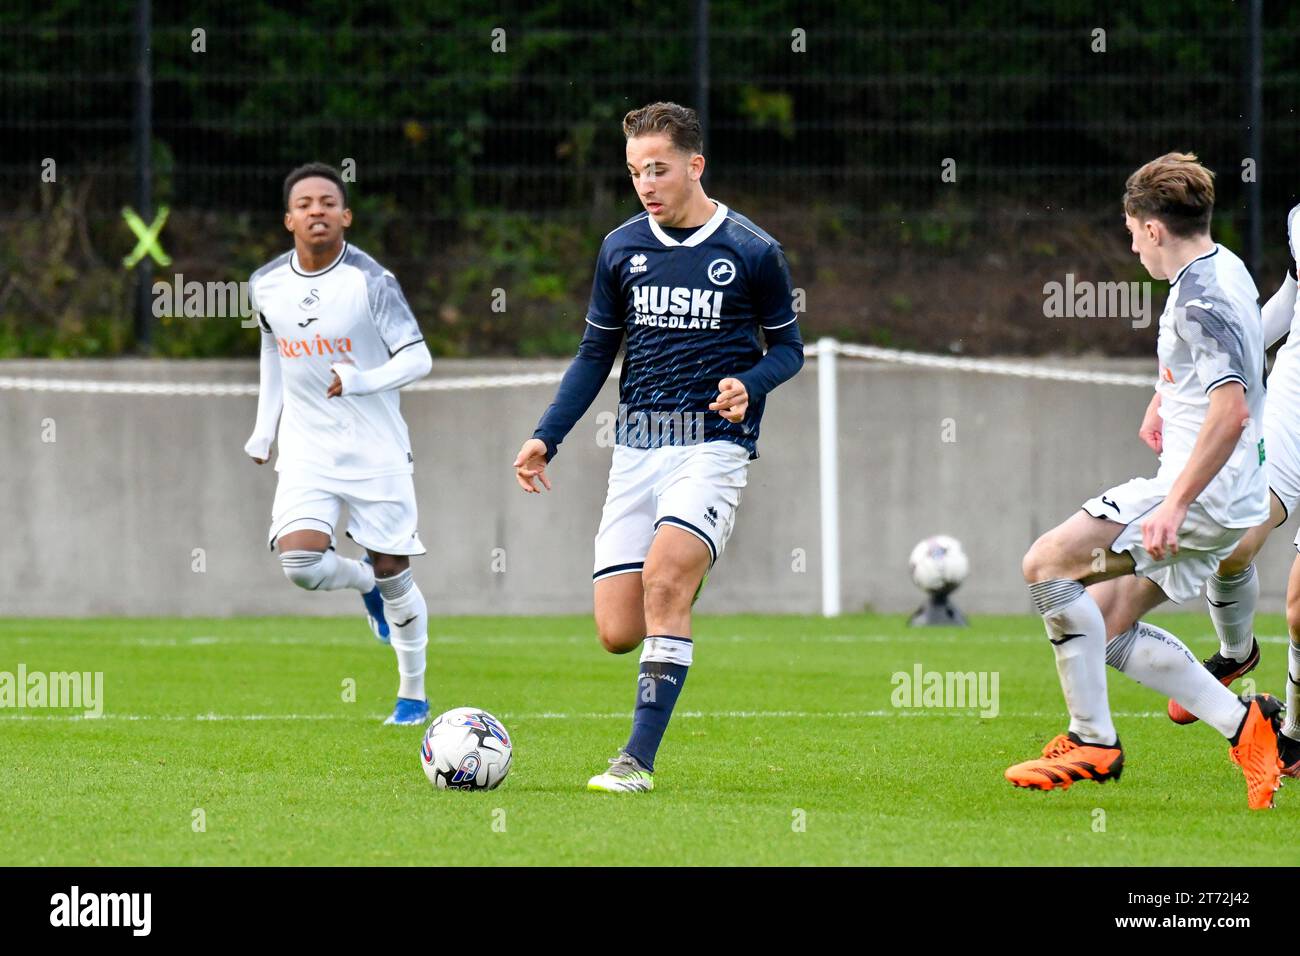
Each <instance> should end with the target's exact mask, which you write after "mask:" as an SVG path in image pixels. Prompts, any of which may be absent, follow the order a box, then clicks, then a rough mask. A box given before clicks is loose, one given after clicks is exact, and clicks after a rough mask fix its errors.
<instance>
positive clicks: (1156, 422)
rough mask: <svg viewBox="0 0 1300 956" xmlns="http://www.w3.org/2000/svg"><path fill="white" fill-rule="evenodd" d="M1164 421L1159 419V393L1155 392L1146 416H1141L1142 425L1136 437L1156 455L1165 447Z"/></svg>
mask: <svg viewBox="0 0 1300 956" xmlns="http://www.w3.org/2000/svg"><path fill="white" fill-rule="evenodd" d="M1163 429H1164V419H1162V418H1161V417H1160V393H1159V392H1156V394H1155V397H1153V398H1152V399H1151V403H1150V404H1149V405H1147V411H1146V414H1145V415H1143V416H1142V425H1141V427H1140V428H1138V437H1139V438H1141V439H1142V440H1143V441H1144V442H1146V443H1147V445H1148V446H1149V447H1150V448H1151V450H1152V451H1154V452H1155V453H1156V454H1157V455H1158V454H1160V453H1161V452H1162V451H1163V450H1164V447H1165V438H1164V433H1163Z"/></svg>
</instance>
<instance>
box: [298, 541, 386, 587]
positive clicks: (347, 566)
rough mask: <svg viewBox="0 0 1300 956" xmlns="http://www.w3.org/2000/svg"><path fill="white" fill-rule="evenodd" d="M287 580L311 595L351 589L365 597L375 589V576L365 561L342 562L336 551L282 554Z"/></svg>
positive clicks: (347, 560)
mask: <svg viewBox="0 0 1300 956" xmlns="http://www.w3.org/2000/svg"><path fill="white" fill-rule="evenodd" d="M280 564H281V565H282V566H283V567H284V576H285V577H287V578H288V579H289V580H290V581H292V582H293V583H294V584H296V585H298V587H300V588H306V589H307V590H308V591H337V590H339V589H340V588H352V589H354V590H357V591H360V592H361V593H362V594H365V593H366V592H367V591H371V590H373V589H374V587H375V572H374V569H373V568H371V567H370V565H368V564H366V563H365V562H364V561H354V560H353V559H352V558H341V557H339V556H338V554H336V553H335V552H334V551H332V550H331V551H281V552H280Z"/></svg>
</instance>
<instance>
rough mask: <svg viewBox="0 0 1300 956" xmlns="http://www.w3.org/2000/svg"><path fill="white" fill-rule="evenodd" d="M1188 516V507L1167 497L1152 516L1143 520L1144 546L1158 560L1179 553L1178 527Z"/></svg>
mask: <svg viewBox="0 0 1300 956" xmlns="http://www.w3.org/2000/svg"><path fill="white" fill-rule="evenodd" d="M1186 518H1187V508H1186V507H1185V506H1183V505H1180V504H1177V503H1176V502H1174V501H1171V500H1170V499H1168V498H1166V499H1165V500H1164V501H1163V502H1161V504H1160V507H1158V508H1156V510H1155V511H1153V512H1151V517H1149V518H1147V520H1146V521H1143V522H1142V547H1143V548H1145V549H1146V552H1147V554H1149V555H1151V557H1153V558H1155V559H1156V560H1157V561H1163V560H1164V559H1165V555H1166V554H1177V553H1178V529H1179V528H1181V527H1182V526H1183V521H1184V520H1185V519H1186Z"/></svg>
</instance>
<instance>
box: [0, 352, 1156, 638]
mask: <svg viewBox="0 0 1300 956" xmlns="http://www.w3.org/2000/svg"><path fill="white" fill-rule="evenodd" d="M804 353H805V355H807V357H808V358H815V359H817V402H818V443H819V449H818V458H819V468H820V480H819V489H820V494H819V499H820V500H819V511H820V519H821V520H820V524H821V613H822V615H823V616H824V617H838V616H839V615H840V614H841V612H842V581H841V554H840V491H839V457H840V456H839V440H838V434H839V433H838V426H839V386H838V381H837V375H838V371H837V364H838V359H839V357H840V356H844V357H845V358H852V359H858V360H863V361H870V362H885V363H889V364H894V365H906V366H912V367H916V368H926V369H941V370H951V371H961V372H977V373H981V374H985V375H1000V376H1010V377H1014V378H1026V379H1039V380H1049V381H1058V382H1075V383H1086V384H1095V385H1112V386H1139V387H1143V388H1152V387H1154V385H1155V377H1154V376H1148V375H1133V374H1124V373H1117V372H1096V371H1088V370H1081V369H1070V368H1061V367H1055V366H1050V365H1043V364H1039V363H1035V362H1008V361H1001V360H991V359H977V358H965V357H959V356H947V355H932V354H926V353H921V352H906V351H902V350H899V349H886V348H880V347H877V346H871V345H858V344H854V343H845V342H839V341H837V340H836V339H833V338H821V339H818V340H817V342H816V343H815V344H812V345H809V346H807V347H806V348H805V350H804ZM562 375H563V373H562V372H558V371H556V372H537V373H523V374H500V375H475V376H460V377H447V378H430V379H424V380H423V381H419V382H415V383H412V384H411V385H408V386H406V388H404V389H403V391H405V392H419V393H427V392H447V391H468V390H478V389H495V388H518V387H524V386H537V385H551V384H557V383H558V382H559V381H560V379H561V377H562ZM618 375H619V368H618V366H615V368H614V370H613V371H612V372H611V373H610V378H612V379H616V378H617V377H618ZM9 390H14V391H32V392H66V393H86V394H98V395H132V396H142V397H143V396H150V397H157V396H203V397H215V398H221V397H250V396H255V395H256V394H257V383H256V382H233V383H232V382H207V383H205V382H165V381H164V382H147V381H137V382H132V381H121V380H94V379H77V378H61V377H50V376H42V377H22V376H10V375H0V391H9Z"/></svg>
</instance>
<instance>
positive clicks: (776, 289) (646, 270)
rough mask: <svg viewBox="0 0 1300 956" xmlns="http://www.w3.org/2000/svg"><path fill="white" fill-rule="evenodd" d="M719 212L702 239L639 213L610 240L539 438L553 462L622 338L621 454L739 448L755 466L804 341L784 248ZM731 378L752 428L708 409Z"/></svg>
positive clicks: (725, 211)
mask: <svg viewBox="0 0 1300 956" xmlns="http://www.w3.org/2000/svg"><path fill="white" fill-rule="evenodd" d="M717 207H718V208H717V211H716V212H715V213H714V215H713V217H712V218H711V219H710V220H709V221H708V222H707V223H705V224H704V225H703V226H700V227H698V228H695V229H665V228H663V227H661V226H660V225H659V224H658V223H656V222H655V221H654V219H653V218H652V217H651V216H650V215H649V214H648V213H640V214H639V215H636V216H633V217H632V218H631V219H629V220H628V221H627V222H625V223H623V225H621V226H619V227H618V228H617V229H615V230H614V231H613V232H611V233H610V234H609V235H607V236H606V237H605V241H604V242H603V243H602V244H601V247H600V257H599V260H598V261H597V265H596V277H595V281H594V282H593V283H592V290H591V303H590V305H589V306H588V309H587V330H586V334H585V335H584V336H583V340H582V344H581V345H580V346H579V347H578V354H577V357H576V358H575V359H574V361H573V364H572V365H570V366H569V369H568V371H567V372H565V375H564V379H563V381H561V383H560V387H559V389H558V391H557V392H556V395H555V400H554V401H553V402H552V403H551V406H550V407H549V408H548V409H547V410H546V414H544V415H543V416H542V420H541V421H540V422H539V423H538V426H537V430H536V431H535V432H534V433H533V436H534V437H535V438H540V439H541V440H542V441H544V442H545V443H546V450H547V455H548V458H549V457H554V455H555V452H556V448H557V446H558V445H559V444H560V442H561V441H563V440H564V437H565V436H566V435H567V434H568V433H569V431H570V429H572V428H573V426H574V424H575V423H576V422H577V421H578V419H579V418H581V417H582V416H583V415H584V414H585V413H586V411H587V409H588V408H589V407H590V406H591V403H592V402H593V401H595V398H596V395H597V393H599V391H600V388H601V385H602V384H603V383H604V381H605V379H606V378H607V377H608V376H609V372H610V369H611V368H613V365H614V359H615V358H616V357H617V355H618V348H619V344H620V343H621V342H622V340H623V337H624V336H625V335H626V337H627V349H626V355H625V356H624V359H623V371H622V374H621V376H620V378H619V416H618V429H617V437H616V441H617V443H618V444H620V445H630V446H632V447H635V448H653V447H657V446H659V445H665V444H668V445H684V444H695V443H698V442H700V441H731V442H735V443H736V444H738V445H740V446H742V447H744V448H746V449H747V450H748V451H749V453H750V455H751V457H757V455H758V453H757V450H756V449H757V443H758V431H759V425H760V424H761V422H762V420H763V407H764V404H765V401H766V396H767V393H768V392H770V391H771V390H772V389H774V388H776V387H777V386H778V385H780V384H781V383H782V382H784V381H786V380H787V379H789V378H791V377H793V376H794V375H795V373H797V372H798V371H799V369H800V368H801V367H802V366H803V341H802V339H801V338H800V336H799V323H798V320H797V316H796V315H795V313H794V309H793V302H792V295H793V290H792V289H791V284H790V270H789V268H788V266H787V265H786V261H785V255H784V254H783V253H782V252H781V246H780V244H779V243H777V241H776V240H775V239H773V238H772V237H771V236H769V235H768V234H767V233H766V232H764V231H763V230H762V229H759V228H758V227H757V226H756V225H754V224H753V223H752V222H750V221H749V220H748V219H747V218H745V217H744V216H742V215H740V214H739V213H737V212H734V211H733V210H730V209H728V208H727V207H726V206H724V205H723V204H722V203H718V204H717ZM760 329H761V330H762V335H763V338H764V339H765V340H766V342H767V354H766V355H765V354H764V353H763V347H762V345H761V344H760V341H759V330H760ZM724 378H738V379H740V380H741V381H742V382H744V383H745V389H746V391H748V393H749V408H748V410H747V411H746V412H745V418H744V420H743V421H740V422H734V423H733V422H729V421H727V420H726V419H724V418H723V417H722V416H721V415H719V414H718V413H717V412H716V411H710V410H709V404H710V403H711V402H712V401H713V400H714V398H715V397H717V394H718V383H719V382H720V381H721V380H722V379H724Z"/></svg>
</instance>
